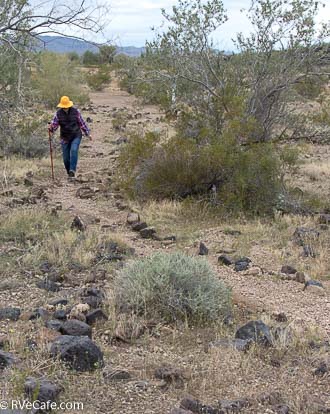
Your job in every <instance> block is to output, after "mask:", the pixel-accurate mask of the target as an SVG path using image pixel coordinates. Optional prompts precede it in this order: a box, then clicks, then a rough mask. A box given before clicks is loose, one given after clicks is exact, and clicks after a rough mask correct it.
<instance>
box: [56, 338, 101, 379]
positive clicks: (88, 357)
mask: <svg viewBox="0 0 330 414" xmlns="http://www.w3.org/2000/svg"><path fill="white" fill-rule="evenodd" d="M50 353H51V355H52V356H53V357H55V358H57V357H59V358H60V359H61V360H62V361H63V362H65V363H66V364H67V365H68V367H70V368H72V369H74V370H76V371H81V372H83V371H91V370H94V369H96V368H100V367H102V366H103V364H104V363H103V353H102V352H101V350H100V348H99V347H98V346H97V345H96V344H95V343H94V342H93V341H92V340H91V339H90V338H88V337H87V336H70V335H63V336H60V337H58V338H57V339H56V340H55V341H54V342H53V343H52V346H51V350H50Z"/></svg>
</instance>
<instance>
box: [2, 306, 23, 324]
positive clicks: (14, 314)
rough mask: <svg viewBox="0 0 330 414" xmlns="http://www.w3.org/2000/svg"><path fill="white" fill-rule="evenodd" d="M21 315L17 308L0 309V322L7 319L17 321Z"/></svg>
mask: <svg viewBox="0 0 330 414" xmlns="http://www.w3.org/2000/svg"><path fill="white" fill-rule="evenodd" d="M20 315H21V310H20V309H19V308H2V309H0V321H2V320H5V319H8V320H10V321H18V319H19V317H20Z"/></svg>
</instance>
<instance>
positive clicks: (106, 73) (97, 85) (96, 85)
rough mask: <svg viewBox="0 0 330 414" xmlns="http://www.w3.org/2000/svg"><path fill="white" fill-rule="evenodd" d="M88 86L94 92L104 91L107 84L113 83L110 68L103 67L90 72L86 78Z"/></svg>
mask: <svg viewBox="0 0 330 414" xmlns="http://www.w3.org/2000/svg"><path fill="white" fill-rule="evenodd" d="M86 80H87V84H88V86H89V87H90V88H91V89H92V90H94V91H102V89H103V88H104V87H105V86H106V84H107V83H109V82H110V81H111V77H110V68H109V66H107V65H103V66H101V67H100V68H98V69H96V71H95V72H90V73H88V75H87V76H86Z"/></svg>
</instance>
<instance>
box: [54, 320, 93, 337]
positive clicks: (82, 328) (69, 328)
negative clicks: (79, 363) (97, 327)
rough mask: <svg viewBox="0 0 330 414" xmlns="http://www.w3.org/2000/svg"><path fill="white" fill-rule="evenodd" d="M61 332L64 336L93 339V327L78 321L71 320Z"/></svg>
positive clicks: (64, 325)
mask: <svg viewBox="0 0 330 414" xmlns="http://www.w3.org/2000/svg"><path fill="white" fill-rule="evenodd" d="M60 332H61V333H62V334H63V335H70V336H88V337H89V338H91V337H92V329H91V327H90V326H89V325H87V323H85V322H82V321H78V320H76V319H70V320H68V321H66V322H64V323H63V325H62V326H61V328H60Z"/></svg>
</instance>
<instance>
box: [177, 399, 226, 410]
mask: <svg viewBox="0 0 330 414" xmlns="http://www.w3.org/2000/svg"><path fill="white" fill-rule="evenodd" d="M180 408H183V409H185V410H188V411H192V412H193V413H196V414H225V413H224V411H222V410H221V411H220V410H218V409H216V408H213V407H211V406H209V405H204V404H203V403H201V402H200V401H199V400H196V399H194V398H192V397H186V398H184V399H183V400H181V403H180Z"/></svg>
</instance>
